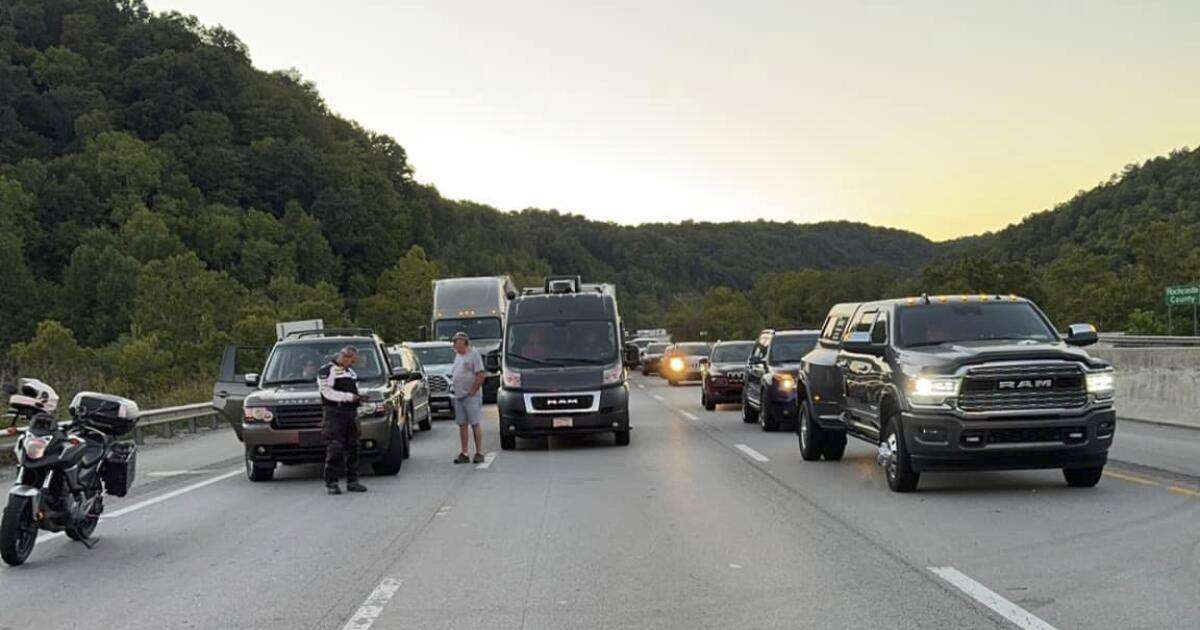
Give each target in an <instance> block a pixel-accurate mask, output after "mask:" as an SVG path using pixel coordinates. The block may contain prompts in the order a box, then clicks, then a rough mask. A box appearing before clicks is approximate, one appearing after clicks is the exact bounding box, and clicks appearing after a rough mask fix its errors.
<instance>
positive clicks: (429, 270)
mask: <svg viewBox="0 0 1200 630" xmlns="http://www.w3.org/2000/svg"><path fill="white" fill-rule="evenodd" d="M438 277H440V270H439V268H438V265H437V264H436V263H434V262H432V261H430V260H429V259H428V258H426V256H425V250H424V249H422V248H421V247H420V246H418V245H413V246H412V247H411V248H409V250H408V253H406V254H405V255H404V257H403V258H401V259H400V261H399V262H397V263H396V264H395V265H394V266H393V267H392V268H391V269H388V270H387V271H385V272H383V275H381V276H380V277H379V285H378V292H376V293H375V294H374V295H372V296H370V297H368V298H365V299H363V300H361V301H360V302H359V304H358V309H357V311H358V317H357V320H358V323H359V324H361V325H363V326H368V327H370V328H372V329H374V330H375V331H376V332H377V333H379V334H380V335H381V336H383V337H384V338H385V339H394V340H405V339H408V340H412V339H417V329H418V328H419V327H420V326H422V325H425V324H426V323H427V322H428V321H429V314H430V311H431V310H432V308H433V281H434V280H436V279H437V278H438Z"/></svg>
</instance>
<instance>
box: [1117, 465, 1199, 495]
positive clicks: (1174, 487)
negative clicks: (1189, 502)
mask: <svg viewBox="0 0 1200 630" xmlns="http://www.w3.org/2000/svg"><path fill="white" fill-rule="evenodd" d="M1104 476H1105V477H1112V478H1113V479H1120V480H1121V481H1128V482H1129V483H1136V484H1140V485H1143V486H1154V487H1156V488H1166V490H1167V492H1170V493H1171V494H1178V495H1181V496H1185V497H1200V490H1197V489H1196V488H1189V487H1187V486H1181V485H1178V484H1173V483H1162V482H1159V481H1155V480H1153V479H1147V478H1145V477H1138V476H1136V475H1127V474H1125V473H1119V472H1115V471H1111V470H1106V471H1104Z"/></svg>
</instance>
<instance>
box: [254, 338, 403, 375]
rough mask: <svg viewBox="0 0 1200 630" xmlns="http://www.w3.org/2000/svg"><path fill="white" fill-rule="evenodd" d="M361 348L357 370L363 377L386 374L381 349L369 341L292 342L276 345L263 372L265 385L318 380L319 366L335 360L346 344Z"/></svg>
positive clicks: (355, 367) (355, 371) (355, 368)
mask: <svg viewBox="0 0 1200 630" xmlns="http://www.w3.org/2000/svg"><path fill="white" fill-rule="evenodd" d="M348 345H349V346H354V347H356V348H358V364H357V365H355V366H354V373H355V374H357V375H358V378H359V379H360V380H364V381H372V380H381V379H382V378H383V367H382V366H383V362H382V361H380V360H379V353H378V352H376V351H375V350H374V349H373V348H372V344H371V343H369V342H361V343H353V342H351V343H347V342H346V341H324V342H320V341H314V342H311V343H289V344H287V345H281V346H275V351H274V352H272V353H271V358H270V359H267V368H266V371H265V372H264V374H263V385H283V384H287V383H297V384H298V383H313V384H316V382H317V370H319V369H321V366H322V365H325V364H326V363H329V362H330V361H332V360H333V356H334V355H335V354H337V352H338V350H341V349H342V348H344V347H346V346H348Z"/></svg>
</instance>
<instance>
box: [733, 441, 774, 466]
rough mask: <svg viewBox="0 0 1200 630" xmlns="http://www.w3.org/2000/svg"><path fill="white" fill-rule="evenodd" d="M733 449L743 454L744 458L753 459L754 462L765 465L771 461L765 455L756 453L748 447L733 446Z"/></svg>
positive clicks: (742, 445)
mask: <svg viewBox="0 0 1200 630" xmlns="http://www.w3.org/2000/svg"><path fill="white" fill-rule="evenodd" d="M734 447H736V448H737V450H739V451H741V452H743V453H745V454H746V457H749V458H750V459H753V460H754V461H756V462H762V463H766V462H769V461H771V459H770V458H769V457H767V456H766V455H763V454H762V453H759V452H758V451H756V450H754V449H752V448H750V447H749V446H746V445H745V444H734Z"/></svg>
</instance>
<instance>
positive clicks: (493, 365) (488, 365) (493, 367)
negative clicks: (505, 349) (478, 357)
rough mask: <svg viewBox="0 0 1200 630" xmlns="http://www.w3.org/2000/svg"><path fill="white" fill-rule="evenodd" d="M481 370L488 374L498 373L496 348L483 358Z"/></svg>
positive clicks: (497, 352) (498, 353)
mask: <svg viewBox="0 0 1200 630" xmlns="http://www.w3.org/2000/svg"><path fill="white" fill-rule="evenodd" d="M483 368H484V369H485V370H487V371H489V372H499V371H500V349H499V348H497V349H495V350H492V351H491V352H489V353H487V355H485V356H484V357H483Z"/></svg>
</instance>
